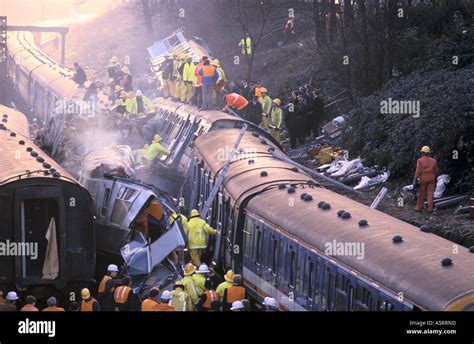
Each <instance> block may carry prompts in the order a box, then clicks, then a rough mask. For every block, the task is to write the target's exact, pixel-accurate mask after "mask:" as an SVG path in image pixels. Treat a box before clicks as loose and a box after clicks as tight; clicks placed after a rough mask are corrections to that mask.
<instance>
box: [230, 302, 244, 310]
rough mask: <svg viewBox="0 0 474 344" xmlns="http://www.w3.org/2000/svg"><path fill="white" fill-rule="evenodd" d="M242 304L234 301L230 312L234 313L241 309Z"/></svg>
mask: <svg viewBox="0 0 474 344" xmlns="http://www.w3.org/2000/svg"><path fill="white" fill-rule="evenodd" d="M243 308H245V307H244V304H243V303H242V302H241V301H234V302H232V307H231V308H230V310H231V311H235V310H237V309H243Z"/></svg>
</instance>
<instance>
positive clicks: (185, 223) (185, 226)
mask: <svg viewBox="0 0 474 344" xmlns="http://www.w3.org/2000/svg"><path fill="white" fill-rule="evenodd" d="M178 212H179V210H178ZM178 216H179V217H180V218H181V226H182V227H183V230H184V233H185V234H186V235H188V219H187V218H186V216H184V215H183V214H181V213H179V214H178V213H176V212H174V213H172V214H171V215H170V218H169V220H168V221H169V224H170V225H172V224H173V223H174V222H175V221H176V219H177V218H178ZM180 252H181V251H180ZM171 258H172V259H173V262H174V263H175V264H176V265H178V264H179V257H178V252H176V250H175V251H173V252H172V254H171Z"/></svg>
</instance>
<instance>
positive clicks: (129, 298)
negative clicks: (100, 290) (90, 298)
mask: <svg viewBox="0 0 474 344" xmlns="http://www.w3.org/2000/svg"><path fill="white" fill-rule="evenodd" d="M131 285H132V279H131V278H130V276H124V277H123V278H122V285H121V286H119V287H117V288H115V291H114V302H115V310H117V311H119V312H130V311H132V309H133V298H134V293H133V290H132V288H130V286H131Z"/></svg>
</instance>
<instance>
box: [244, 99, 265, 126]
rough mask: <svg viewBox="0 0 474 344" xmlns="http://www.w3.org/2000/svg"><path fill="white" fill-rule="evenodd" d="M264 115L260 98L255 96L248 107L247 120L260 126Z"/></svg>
mask: <svg viewBox="0 0 474 344" xmlns="http://www.w3.org/2000/svg"><path fill="white" fill-rule="evenodd" d="M262 114H263V108H262V104H261V103H260V102H259V101H258V97H257V96H256V95H254V96H253V97H252V101H250V102H249V104H248V105H247V107H246V114H245V119H246V120H247V121H249V122H252V123H253V124H255V125H259V124H260V121H261V120H262Z"/></svg>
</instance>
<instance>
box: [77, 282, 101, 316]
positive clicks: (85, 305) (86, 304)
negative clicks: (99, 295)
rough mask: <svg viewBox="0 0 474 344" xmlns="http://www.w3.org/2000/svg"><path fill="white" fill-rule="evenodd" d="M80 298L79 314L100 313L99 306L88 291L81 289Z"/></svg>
mask: <svg viewBox="0 0 474 344" xmlns="http://www.w3.org/2000/svg"><path fill="white" fill-rule="evenodd" d="M81 296H82V303H81V312H100V304H99V302H98V301H97V300H96V299H94V298H93V297H92V295H91V293H90V291H89V289H87V288H84V289H82V290H81Z"/></svg>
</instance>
